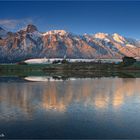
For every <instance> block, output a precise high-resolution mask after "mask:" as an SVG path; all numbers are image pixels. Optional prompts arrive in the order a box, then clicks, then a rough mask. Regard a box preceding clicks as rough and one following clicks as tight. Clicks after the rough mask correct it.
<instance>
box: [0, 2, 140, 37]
mask: <svg viewBox="0 0 140 140" xmlns="http://www.w3.org/2000/svg"><path fill="white" fill-rule="evenodd" d="M0 12H1V13H0V26H2V27H5V28H6V29H8V30H12V31H15V30H18V29H19V28H21V27H24V26H26V24H29V23H32V24H35V25H36V26H37V27H38V29H39V30H40V31H48V30H53V29H64V30H67V31H70V32H74V33H76V34H83V33H90V34H94V33H96V32H106V33H114V32H117V33H119V34H121V35H123V36H127V37H134V38H136V39H140V1H126V0H125V1H116V2H115V1H52V2H51V1H34V2H33V1H30V2H29V1H23V2H21V1H19V2H16V1H15V2H13V1H11V2H10V1H9V2H8V1H5V2H3V1H0Z"/></svg>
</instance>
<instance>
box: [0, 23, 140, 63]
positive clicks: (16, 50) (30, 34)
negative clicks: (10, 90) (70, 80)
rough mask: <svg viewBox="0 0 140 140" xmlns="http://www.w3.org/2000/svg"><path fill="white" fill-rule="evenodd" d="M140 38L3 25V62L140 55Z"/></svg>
mask: <svg viewBox="0 0 140 140" xmlns="http://www.w3.org/2000/svg"><path fill="white" fill-rule="evenodd" d="M139 47H140V42H139V41H137V40H135V39H131V38H126V37H123V36H121V35H119V34H117V33H114V34H107V33H96V34H93V35H89V34H84V35H75V34H73V33H70V32H67V31H65V30H52V31H48V32H46V33H41V32H39V31H38V29H37V27H36V26H34V25H31V24H30V25H27V27H25V28H23V29H21V30H19V31H17V32H15V33H13V32H7V31H5V30H4V29H2V28H0V62H1V63H2V62H3V63H6V62H18V61H23V60H26V59H30V58H44V57H48V58H64V57H67V58H85V59H86V58H88V59H90V58H121V57H122V56H124V55H127V56H133V57H139V56H140V54H139V52H140V49H139Z"/></svg>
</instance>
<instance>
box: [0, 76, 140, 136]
mask: <svg viewBox="0 0 140 140" xmlns="http://www.w3.org/2000/svg"><path fill="white" fill-rule="evenodd" d="M139 132H140V78H119V77H100V78H69V79H67V80H62V79H61V78H60V79H53V78H50V77H31V76H29V77H22V78H19V77H0V137H1V138H2V137H3V138H65V139H66V138H77V139H78V138H79V139H80V138H140V133H139Z"/></svg>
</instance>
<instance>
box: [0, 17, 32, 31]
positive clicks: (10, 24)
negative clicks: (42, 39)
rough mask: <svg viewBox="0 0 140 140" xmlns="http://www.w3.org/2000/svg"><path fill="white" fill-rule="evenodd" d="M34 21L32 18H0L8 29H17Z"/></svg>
mask: <svg viewBox="0 0 140 140" xmlns="http://www.w3.org/2000/svg"><path fill="white" fill-rule="evenodd" d="M30 23H33V20H32V19H30V18H26V19H0V26H2V27H4V28H6V29H7V30H17V29H18V28H21V27H24V26H25V25H27V24H30Z"/></svg>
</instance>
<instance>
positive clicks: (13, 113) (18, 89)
mask: <svg viewBox="0 0 140 140" xmlns="http://www.w3.org/2000/svg"><path fill="white" fill-rule="evenodd" d="M139 84H140V79H131V78H130V79H129V78H125V79H122V78H99V79H98V78H95V79H81V80H79V79H77V80H74V81H73V80H68V81H61V82H58V81H48V82H25V83H19V82H14V83H4V82H3V83H0V120H11V119H18V118H21V117H22V118H24V119H25V118H26V119H32V117H33V115H34V114H36V113H37V112H38V111H39V110H40V111H43V112H44V111H47V110H52V111H57V112H66V111H67V109H68V108H69V107H70V106H71V105H73V104H75V103H76V104H77V105H83V106H85V107H92V108H95V109H97V110H104V109H108V108H109V107H113V108H114V109H118V108H121V107H122V106H123V105H125V104H126V103H127V102H128V101H129V100H134V99H137V97H139V91H140V86H139Z"/></svg>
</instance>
